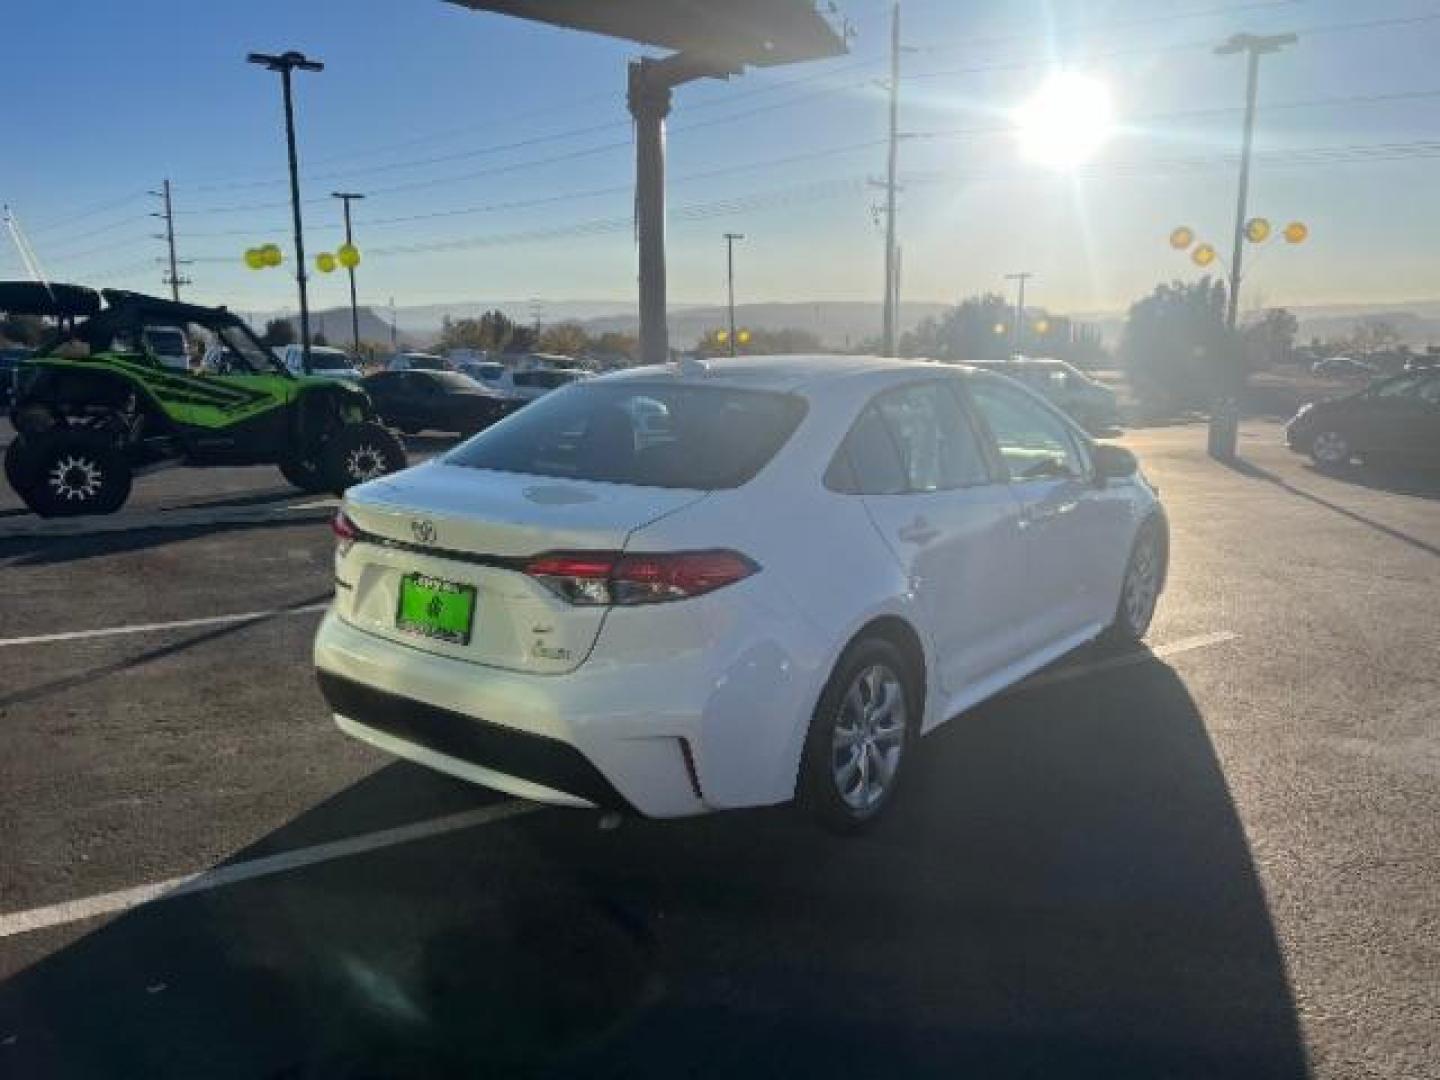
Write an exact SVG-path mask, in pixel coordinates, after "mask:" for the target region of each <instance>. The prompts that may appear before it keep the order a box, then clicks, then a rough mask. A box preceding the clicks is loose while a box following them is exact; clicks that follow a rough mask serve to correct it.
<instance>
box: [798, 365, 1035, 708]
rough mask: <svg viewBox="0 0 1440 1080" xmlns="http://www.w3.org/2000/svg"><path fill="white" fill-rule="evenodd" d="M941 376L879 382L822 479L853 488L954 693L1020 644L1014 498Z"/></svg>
mask: <svg viewBox="0 0 1440 1080" xmlns="http://www.w3.org/2000/svg"><path fill="white" fill-rule="evenodd" d="M954 382H955V380H954V378H952V377H945V378H939V379H927V380H924V381H919V382H915V383H911V384H908V385H905V386H902V387H898V388H895V389H891V390H887V391H885V392H883V393H881V394H879V395H878V396H877V397H876V398H875V399H874V400H873V401H872V402H870V403H869V405H867V407H866V408H865V410H864V411H863V412H862V413H861V415H860V417H859V419H858V420H857V421H856V422H855V425H854V427H853V428H852V429H851V431H850V433H849V435H848V436H847V438H846V440H845V443H844V445H843V447H842V448H841V454H840V456H838V457H837V466H832V472H831V474H830V476H829V478H828V479H827V482H829V483H830V484H831V486H832V487H839V488H840V489H841V490H853V491H856V492H858V493H859V494H860V495H861V497H862V498H863V499H864V501H865V507H866V510H867V511H868V512H869V514H870V517H871V520H872V521H874V522H875V525H876V527H877V528H878V529H879V531H880V533H881V535H882V536H883V537H884V538H885V541H886V543H887V544H888V545H889V547H890V549H891V551H892V552H893V553H894V554H895V557H896V558H897V559H898V560H899V561H900V563H901V565H902V567H903V568H904V570H905V573H906V575H907V576H908V578H909V581H910V584H911V588H912V589H913V591H914V595H915V597H916V599H917V601H918V603H919V607H920V610H921V613H922V617H923V618H924V620H925V624H926V625H925V632H926V633H927V635H928V636H929V638H930V641H931V647H932V650H933V652H934V655H935V660H936V664H937V667H938V672H939V675H940V679H941V681H942V683H943V684H944V686H945V688H946V689H947V691H949V692H950V693H952V694H954V693H958V692H960V691H962V690H963V689H964V688H965V687H967V686H971V685H973V684H975V683H976V682H978V681H979V680H981V679H984V678H985V677H986V676H987V675H990V674H992V673H994V672H996V671H998V670H999V669H1001V668H1003V667H1005V666H1007V665H1008V664H1010V663H1012V662H1013V661H1014V660H1016V659H1017V658H1018V657H1019V656H1020V655H1023V653H1024V652H1025V651H1026V649H1025V642H1024V639H1023V631H1022V627H1021V625H1020V619H1019V616H1020V611H1019V609H1018V608H1017V606H1016V604H1017V598H1018V596H1019V595H1020V594H1021V592H1022V591H1023V584H1022V578H1023V575H1024V556H1023V550H1022V548H1021V545H1020V544H1019V542H1018V541H1019V539H1020V536H1019V529H1018V524H1019V513H1018V504H1017V502H1016V500H1015V499H1014V498H1013V496H1012V495H1011V494H1010V492H1009V490H1008V488H1007V486H1006V485H1005V484H1004V483H1000V482H997V479H996V477H995V476H994V475H993V474H992V471H991V463H990V461H989V459H988V457H987V455H986V454H985V451H984V449H983V445H982V443H981V441H980V439H979V438H978V437H977V435H976V433H975V431H974V429H973V428H972V426H971V423H970V420H969V417H968V416H967V415H966V414H965V412H964V411H963V409H962V406H961V402H960V398H959V397H958V396H957V394H956V393H955V392H954V390H953V388H952V384H953V383H954Z"/></svg>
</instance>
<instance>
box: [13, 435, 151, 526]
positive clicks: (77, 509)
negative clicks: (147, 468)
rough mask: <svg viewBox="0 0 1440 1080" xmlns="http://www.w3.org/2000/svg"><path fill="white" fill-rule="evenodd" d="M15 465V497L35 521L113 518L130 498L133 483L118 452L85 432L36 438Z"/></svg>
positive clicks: (100, 437)
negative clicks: (84, 516) (38, 518)
mask: <svg viewBox="0 0 1440 1080" xmlns="http://www.w3.org/2000/svg"><path fill="white" fill-rule="evenodd" d="M19 465H20V467H19V470H18V471H19V473H20V474H21V478H22V479H21V482H22V486H21V487H18V488H17V489H16V493H17V494H18V495H19V496H20V498H21V499H23V500H24V501H25V505H26V506H28V507H29V508H30V509H31V510H33V511H34V512H35V513H37V514H39V515H40V516H41V517H78V516H80V515H82V514H113V513H114V512H115V511H116V510H119V509H120V507H122V506H124V505H125V500H126V499H128V498H129V497H130V485H131V482H132V480H133V479H134V473H133V472H132V470H131V468H130V463H129V462H128V461H127V460H126V459H125V455H124V454H123V453H122V452H121V451H120V450H119V448H117V447H116V446H115V444H114V443H113V442H111V441H110V440H109V439H108V438H106V437H105V436H103V435H99V434H97V433H95V432H91V431H53V432H48V433H46V434H44V435H41V436H39V437H38V438H36V439H35V440H34V442H33V443H31V445H30V446H29V447H28V448H27V449H26V450H25V451H24V453H23V455H22V456H21V458H20V462H19ZM27 473H28V479H27V478H26V476H25V474H27Z"/></svg>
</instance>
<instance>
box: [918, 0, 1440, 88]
mask: <svg viewBox="0 0 1440 1080" xmlns="http://www.w3.org/2000/svg"><path fill="white" fill-rule="evenodd" d="M1437 19H1440V11H1432V12H1428V13H1426V14H1423V15H1409V16H1403V17H1399V18H1390V19H1367V20H1365V21H1363V22H1352V23H1332V24H1329V25H1322V26H1311V27H1304V28H1301V29H1299V30H1297V31H1296V33H1297V34H1299V35H1300V36H1301V37H1313V36H1315V35H1317V34H1338V33H1348V32H1358V31H1361V30H1376V29H1385V28H1398V27H1402V26H1416V25H1419V24H1421V23H1428V22H1434V21H1436V20H1437ZM1214 45H1215V39H1214V37H1213V36H1212V37H1207V38H1194V39H1192V40H1189V41H1183V42H1172V43H1170V44H1167V45H1145V46H1136V47H1130V48H1124V49H1112V50H1109V51H1106V52H1099V53H1092V54H1089V55H1088V56H1087V57H1086V60H1087V61H1095V60H1112V59H1119V58H1123V57H1130V56H1157V55H1163V54H1165V53H1173V52H1189V51H1190V50H1191V49H1209V48H1213V47H1214ZM1056 62H1057V61H1056V59H1055V58H1054V57H1050V56H1045V57H1034V58H1029V59H1024V60H1010V61H1003V62H1000V63H994V64H976V65H974V66H971V67H964V68H946V69H944V70H941V71H925V72H919V73H917V74H914V75H910V76H907V78H909V79H941V78H949V77H951V76H955V75H977V74H984V73H986V72H991V71H1024V70H1028V69H1030V68H1037V67H1050V66H1052V65H1054V64H1056Z"/></svg>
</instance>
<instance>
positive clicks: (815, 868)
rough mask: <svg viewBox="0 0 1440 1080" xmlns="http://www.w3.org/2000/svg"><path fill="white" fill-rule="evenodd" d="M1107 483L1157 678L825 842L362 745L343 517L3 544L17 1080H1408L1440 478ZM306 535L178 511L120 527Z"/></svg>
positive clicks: (1063, 671)
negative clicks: (450, 768)
mask: <svg viewBox="0 0 1440 1080" xmlns="http://www.w3.org/2000/svg"><path fill="white" fill-rule="evenodd" d="M1125 441H1126V443H1127V445H1130V446H1131V447H1132V448H1133V449H1135V450H1136V451H1137V452H1138V453H1139V454H1140V455H1141V458H1142V461H1143V462H1144V465H1145V468H1146V470H1147V472H1148V473H1149V474H1150V475H1151V476H1152V477H1153V478H1154V479H1156V480H1157V481H1158V482H1159V484H1160V486H1161V488H1162V496H1163V498H1164V499H1165V501H1166V504H1167V507H1168V509H1169V511H1170V515H1171V520H1172V528H1173V532H1174V536H1173V567H1172V574H1171V580H1170V586H1169V591H1168V593H1167V594H1166V596H1165V598H1164V599H1163V600H1162V603H1161V608H1160V613H1159V616H1158V618H1157V621H1156V624H1155V627H1154V629H1153V630H1152V632H1151V635H1150V643H1151V650H1150V651H1146V652H1143V653H1137V654H1133V655H1130V656H1126V657H1121V658H1118V659H1117V658H1101V657H1099V656H1097V655H1091V654H1083V653H1082V654H1080V655H1077V656H1074V657H1071V658H1068V659H1067V660H1065V661H1063V662H1062V663H1061V664H1060V665H1058V666H1057V667H1056V668H1054V669H1052V670H1051V671H1050V672H1048V673H1046V674H1045V675H1043V676H1041V677H1040V678H1038V679H1036V680H1034V681H1033V682H1032V683H1031V684H1029V685H1027V686H1024V687H1021V688H1018V689H1017V690H1014V691H1012V692H1010V693H1008V694H1006V695H1004V696H1003V697H1001V698H999V699H997V700H994V701H991V702H989V703H988V704H986V705H984V706H982V707H980V708H978V709H976V710H974V711H972V712H971V713H968V714H966V715H964V716H962V717H959V718H957V719H955V720H954V721H952V722H951V723H950V724H948V725H946V726H945V727H944V728H943V729H941V730H940V731H939V732H937V733H936V734H935V735H934V736H932V737H931V738H930V739H928V740H926V742H925V743H924V744H923V746H922V750H923V753H922V755H921V757H920V758H919V759H917V763H918V767H917V768H916V769H915V770H914V771H912V772H911V774H910V776H909V778H908V780H907V784H908V789H907V790H906V791H905V792H904V796H903V798H902V799H901V800H900V802H899V803H898V804H897V805H896V806H895V807H894V812H893V813H892V814H891V815H890V816H889V817H888V818H887V819H885V820H884V821H883V822H882V823H881V824H880V826H879V827H878V828H876V829H874V830H873V831H871V832H869V833H867V834H865V835H864V836H862V837H859V838H856V839H851V840H840V839H836V838H832V837H829V836H827V835H824V834H822V833H820V832H818V831H816V830H815V829H813V828H812V827H811V826H810V825H808V824H807V823H805V822H804V821H801V820H799V819H797V817H796V816H795V815H794V814H793V813H791V812H790V811H788V810H786V809H784V808H777V809H773V810H764V811H754V812H744V813H735V814H729V815H724V816H717V817H712V818H706V819H699V820H693V821H682V822H665V823H661V822H645V821H633V820H632V821H626V822H624V823H623V824H622V825H621V826H620V827H619V828H616V829H602V828H600V827H599V822H600V819H599V817H598V815H595V814H589V813H581V812H571V811H559V810H549V809H538V808H534V807H531V806H528V805H526V804H523V803H518V802H516V801H514V800H511V799H508V798H505V797H501V796H498V795H492V794H488V793H486V792H484V791H482V790H479V789H475V788H471V787H468V786H466V785H463V784H460V783H458V782H452V781H450V780H448V779H446V778H444V777H441V776H438V775H434V774H431V773H428V772H426V771H424V770H421V769H419V768H415V767H412V766H409V765H406V764H402V763H396V762H393V761H390V760H388V759H386V758H385V757H384V756H382V755H380V754H378V753H375V752H372V751H370V750H369V749H368V748H366V747H363V746H360V745H358V744H356V743H354V742H352V741H351V740H348V739H345V738H343V737H342V736H340V735H339V734H338V733H337V732H336V731H335V730H334V728H333V726H332V724H331V722H330V719H329V717H328V715H327V713H326V710H325V708H324V706H323V703H322V701H321V699H320V696H319V694H318V692H317V691H316V689H315V686H314V681H313V678H312V675H311V669H310V663H309V647H310V638H311V635H312V634H313V631H314V627H315V624H316V620H317V619H318V610H319V608H320V607H321V606H322V605H323V604H324V602H325V600H326V598H327V596H328V594H329V592H330V545H331V540H330V535H329V532H328V530H327V529H326V527H325V525H324V523H323V520H321V518H323V516H324V515H325V513H326V511H325V509H324V508H317V509H316V513H315V514H312V515H307V516H306V517H305V518H304V520H289V519H283V518H282V519H273V518H271V519H266V520H263V521H262V520H251V521H243V522H242V521H234V520H231V521H226V522H223V523H218V524H205V523H203V521H199V520H196V521H192V522H190V523H189V524H187V525H185V526H184V527H175V528H171V527H166V528H156V527H153V526H152V527H147V528H135V529H126V530H124V531H118V532H108V533H104V534H98V535H84V534H77V535H63V536H62V535H50V534H46V533H43V532H39V533H37V532H35V531H33V530H31V531H29V532H26V531H25V528H26V527H28V526H25V523H26V521H27V520H28V519H27V516H26V515H24V514H23V513H22V512H20V511H19V510H17V509H16V508H15V507H14V506H13V505H12V504H10V503H6V504H4V505H3V506H0V567H3V577H0V581H3V582H4V586H5V596H4V604H3V606H0V726H3V730H4V732H5V734H6V736H7V738H6V742H5V747H4V749H3V751H0V852H3V857H0V979H3V983H0V1075H5V1076H17V1077H31V1076H34V1077H55V1076H62V1077H63V1076H106V1077H109V1076H143V1077H159V1076H166V1077H169V1076H175V1077H196V1076H205V1077H229V1076H235V1077H277V1078H278V1077H310V1076H316V1077H329V1076H354V1075H359V1076H390V1075H409V1074H415V1073H424V1074H428V1075H450V1074H462V1075H473V1076H507V1077H508V1076H529V1075H539V1076H587V1077H590V1076H613V1077H635V1076H656V1077H660V1076H664V1077H677V1076H685V1077H712V1076H713V1077H727V1078H728V1077H734V1076H737V1075H741V1076H756V1077H792V1076H809V1075H817V1074H821V1073H822V1072H823V1073H824V1074H826V1075H829V1076H840V1077H844V1076H856V1077H871V1076H887V1077H888V1076H911V1075H923V1076H935V1077H940V1076H944V1077H962V1076H975V1077H987V1078H988V1077H1007V1076H1026V1077H1029V1076H1036V1077H1039V1076H1045V1077H1057V1076H1061V1077H1074V1076H1092V1075H1093V1076H1106V1077H1111V1078H1113V1077H1147V1078H1149V1077H1161V1076H1164V1077H1180V1076H1185V1077H1190V1076H1195V1077H1201V1076H1204V1077H1240V1076H1256V1077H1262V1076H1263V1077H1298V1076H1307V1075H1313V1076H1317V1077H1335V1078H1352V1077H1372V1076H1373V1077H1417V1078H1418V1077H1433V1076H1435V1075H1436V1072H1437V1062H1440V890H1437V887H1436V882H1437V880H1440V674H1437V668H1436V657H1437V656H1440V482H1437V481H1426V480H1424V479H1423V478H1416V477H1376V476H1371V475H1369V474H1359V475H1356V476H1353V477H1345V478H1336V477H1330V476H1325V475H1322V474H1319V473H1316V472H1315V471H1313V470H1312V469H1310V468H1309V467H1308V466H1307V465H1306V464H1305V462H1304V461H1302V460H1301V459H1299V458H1296V457H1294V456H1292V455H1290V454H1289V453H1288V452H1287V451H1285V450H1284V448H1283V447H1282V446H1281V445H1280V443H1279V428H1278V426H1277V425H1274V424H1267V423H1260V422H1255V423H1249V424H1247V425H1245V427H1244V430H1243V432H1242V440H1241V451H1242V455H1243V457H1244V459H1245V463H1244V464H1243V465H1242V466H1240V467H1238V468H1234V469H1231V468H1225V467H1222V466H1219V465H1217V464H1215V463H1213V462H1210V461H1209V460H1208V459H1206V458H1205V456H1204V452H1203V451H1204V431H1203V429H1202V428H1199V427H1195V426H1182V427H1172V428H1156V429H1150V430H1145V431H1139V432H1135V433H1132V434H1131V435H1129V436H1127V437H1126V439H1125ZM419 449H420V450H421V451H422V452H424V451H426V450H427V449H434V446H432V445H429V444H424V445H422V446H420V447H419ZM237 500H240V502H238V503H237ZM247 500H248V502H247ZM267 500H268V501H267ZM302 501H304V500H300V499H297V498H296V497H295V496H294V495H293V493H292V492H289V491H288V489H285V488H284V487H283V484H282V483H281V482H280V481H279V478H278V476H277V475H276V474H275V473H274V470H224V471H222V470H215V471H212V472H205V473H201V472H191V471H187V470H174V471H171V472H169V473H166V474H164V475H162V476H155V477H148V478H146V479H145V480H142V481H140V482H138V483H137V501H136V507H135V512H136V513H137V514H138V513H141V512H144V513H164V512H168V509H166V508H170V507H182V508H188V509H195V508H196V507H200V508H201V509H204V507H203V506H201V504H206V503H209V504H214V505H217V506H218V505H223V506H226V507H230V506H234V505H258V506H268V505H272V504H273V505H291V504H295V503H298V502H302ZM310 501H312V502H313V501H315V500H313V499H311V500H310ZM126 513H127V514H128V513H131V511H129V510H127V511H126ZM188 520H189V519H187V521H188ZM22 526H25V527H22ZM7 527H11V529H10V531H9V532H6V528H7ZM167 624H168V625H167ZM197 875H198V876H197Z"/></svg>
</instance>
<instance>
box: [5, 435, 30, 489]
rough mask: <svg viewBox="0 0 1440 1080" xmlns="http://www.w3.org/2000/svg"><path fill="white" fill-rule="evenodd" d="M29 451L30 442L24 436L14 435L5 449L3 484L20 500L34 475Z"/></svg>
mask: <svg viewBox="0 0 1440 1080" xmlns="http://www.w3.org/2000/svg"><path fill="white" fill-rule="evenodd" d="M30 449H31V444H30V440H29V439H28V438H27V437H26V436H24V435H16V436H15V437H14V438H13V439H11V440H10V445H9V446H7V447H5V482H6V483H8V484H9V485H10V490H11V491H13V492H15V494H16V495H19V496H20V497H21V498H22V499H23V498H24V497H25V491H26V489H27V488H29V486H30V485H31V484H32V483H33V482H34V480H35V475H36V474H35V468H34V464H33V462H32V460H31V459H32V457H33V455H32V454H31V453H30Z"/></svg>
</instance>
